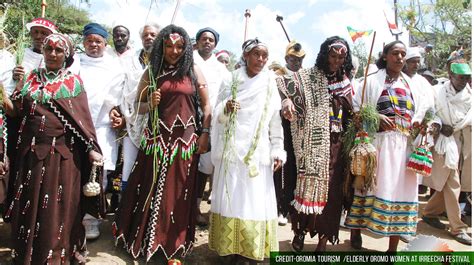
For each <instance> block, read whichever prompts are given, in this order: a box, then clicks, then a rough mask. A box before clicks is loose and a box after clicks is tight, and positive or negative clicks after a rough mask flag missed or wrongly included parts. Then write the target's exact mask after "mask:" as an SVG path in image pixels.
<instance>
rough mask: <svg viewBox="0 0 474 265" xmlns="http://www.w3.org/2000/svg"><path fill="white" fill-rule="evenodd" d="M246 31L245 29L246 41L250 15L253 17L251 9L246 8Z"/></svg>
mask: <svg viewBox="0 0 474 265" xmlns="http://www.w3.org/2000/svg"><path fill="white" fill-rule="evenodd" d="M244 16H245V31H244V41H246V40H247V26H248V23H249V17H251V15H250V9H245V14H244Z"/></svg>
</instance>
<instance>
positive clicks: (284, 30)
mask: <svg viewBox="0 0 474 265" xmlns="http://www.w3.org/2000/svg"><path fill="white" fill-rule="evenodd" d="M276 20H277V21H278V22H280V25H281V28H282V29H283V32H285V36H286V39H288V42H291V40H290V37H288V33H287V32H286V29H285V26H283V22H281V21H282V20H283V17H282V16H280V15H277V17H276Z"/></svg>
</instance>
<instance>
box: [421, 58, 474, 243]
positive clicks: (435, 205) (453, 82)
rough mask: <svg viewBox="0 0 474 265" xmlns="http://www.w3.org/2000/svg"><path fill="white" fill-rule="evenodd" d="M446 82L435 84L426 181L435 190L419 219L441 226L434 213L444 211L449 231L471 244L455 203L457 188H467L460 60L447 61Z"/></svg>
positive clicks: (466, 110)
mask: <svg viewBox="0 0 474 265" xmlns="http://www.w3.org/2000/svg"><path fill="white" fill-rule="evenodd" d="M448 73H449V81H448V82H445V83H444V84H441V85H437V86H435V90H434V97H435V110H436V119H435V121H434V123H433V125H432V127H433V128H432V129H433V136H434V137H435V139H436V143H435V147H434V152H433V158H434V163H433V169H432V174H431V177H430V178H428V179H426V183H427V184H428V185H429V186H430V187H431V188H433V189H435V190H436V192H435V193H434V194H433V196H432V197H431V198H430V200H429V201H428V204H427V205H426V207H425V209H424V212H423V218H422V219H423V221H425V222H426V223H427V224H429V225H431V226H433V227H435V228H439V229H444V228H445V225H444V224H443V223H441V222H440V221H439V218H438V216H439V215H440V214H442V213H443V212H444V211H446V214H447V216H448V220H449V226H450V233H451V235H452V236H453V237H454V239H455V240H456V241H458V242H460V243H462V244H466V245H472V239H471V237H470V236H469V235H468V234H467V229H468V226H467V225H466V224H465V223H464V222H463V221H462V220H461V209H460V206H459V203H458V199H459V194H460V192H461V191H465V192H470V191H471V178H472V169H471V163H472V161H471V160H472V159H471V148H472V146H471V139H472V108H471V102H472V90H471V87H470V86H469V84H468V81H469V80H470V78H471V69H470V67H469V65H468V64H467V63H465V62H464V61H463V60H462V59H454V60H452V61H451V62H448Z"/></svg>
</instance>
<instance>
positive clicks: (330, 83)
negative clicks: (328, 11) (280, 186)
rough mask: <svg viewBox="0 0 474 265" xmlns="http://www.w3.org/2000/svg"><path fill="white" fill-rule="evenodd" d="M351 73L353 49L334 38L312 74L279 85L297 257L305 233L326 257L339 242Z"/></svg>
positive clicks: (301, 73) (323, 46)
mask: <svg viewBox="0 0 474 265" xmlns="http://www.w3.org/2000/svg"><path fill="white" fill-rule="evenodd" d="M352 68H353V66H352V56H351V52H350V49H349V45H348V44H347V42H346V41H345V40H344V39H342V38H340V37H337V36H334V37H330V38H328V39H326V41H324V42H323V43H322V44H321V49H320V51H319V54H318V57H317V59H316V65H315V66H314V67H313V68H310V69H304V70H300V71H299V72H297V73H295V74H293V75H292V76H286V77H281V78H279V79H278V85H279V86H278V88H279V89H280V92H281V96H282V98H283V104H284V109H283V116H284V117H285V118H287V119H289V120H291V137H292V140H293V146H292V147H293V149H294V154H295V155H294V156H295V158H296V159H292V160H291V161H292V162H293V163H292V165H285V166H288V167H291V168H288V170H285V173H286V176H285V177H286V179H287V180H288V182H291V183H289V184H288V185H290V186H293V187H294V186H296V189H295V190H294V199H293V201H292V203H291V204H292V205H293V206H294V208H293V211H292V215H291V222H292V229H293V231H294V233H295V236H294V238H293V241H292V246H293V248H294V249H295V250H296V251H301V250H303V247H304V237H305V235H306V233H307V232H309V233H310V235H311V236H312V237H313V236H315V235H318V237H319V242H318V246H317V248H316V251H325V250H326V244H327V241H328V240H329V242H331V243H333V244H334V243H337V242H338V241H339V222H337V220H340V218H341V210H342V203H343V197H344V196H343V182H344V179H345V178H344V176H345V173H346V172H345V170H344V169H345V168H346V166H347V163H345V161H347V159H344V156H343V152H342V150H343V145H342V136H343V134H344V131H345V129H346V127H347V125H348V120H349V118H350V117H351V115H352V97H351V91H352V85H351V78H352V72H351V71H352ZM301 99H304V100H301ZM295 182H296V183H295ZM292 183H295V184H292ZM289 196H290V195H289Z"/></svg>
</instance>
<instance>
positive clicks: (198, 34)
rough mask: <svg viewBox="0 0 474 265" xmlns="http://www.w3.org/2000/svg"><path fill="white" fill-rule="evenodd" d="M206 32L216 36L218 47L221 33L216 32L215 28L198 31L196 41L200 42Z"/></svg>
mask: <svg viewBox="0 0 474 265" xmlns="http://www.w3.org/2000/svg"><path fill="white" fill-rule="evenodd" d="M204 32H210V33H212V35H214V39H215V41H216V46H217V43H218V42H219V33H217V31H215V30H214V29H213V28H209V27H207V28H203V29H200V30H198V32H197V33H196V41H199V38H200V37H201V35H202V34H203V33H204Z"/></svg>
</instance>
